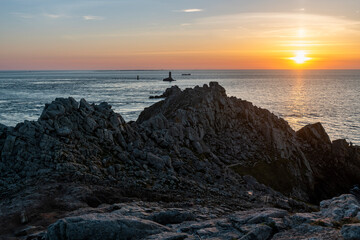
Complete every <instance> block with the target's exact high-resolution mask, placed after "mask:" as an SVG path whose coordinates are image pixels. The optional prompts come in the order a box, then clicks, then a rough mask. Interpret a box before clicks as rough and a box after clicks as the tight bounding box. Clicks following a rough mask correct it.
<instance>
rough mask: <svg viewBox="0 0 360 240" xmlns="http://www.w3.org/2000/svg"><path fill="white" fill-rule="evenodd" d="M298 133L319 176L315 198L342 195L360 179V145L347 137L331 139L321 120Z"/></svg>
mask: <svg viewBox="0 0 360 240" xmlns="http://www.w3.org/2000/svg"><path fill="white" fill-rule="evenodd" d="M296 136H297V137H298V138H299V141H300V143H301V149H302V151H303V152H304V154H305V156H306V158H307V159H308V160H309V163H310V165H311V169H312V170H313V174H314V176H315V178H314V180H315V181H314V189H315V191H314V193H313V194H312V199H313V200H314V201H318V200H321V199H324V198H328V197H331V196H336V195H339V194H341V193H344V191H346V190H350V188H351V187H352V186H353V185H355V184H359V183H360V175H359V172H360V147H358V146H350V145H349V143H347V142H346V140H344V139H339V140H335V141H333V142H331V141H330V138H329V136H328V135H327V133H326V132H325V130H324V128H323V127H322V125H321V124H320V123H316V124H311V125H308V126H305V127H303V128H302V129H300V130H299V131H297V132H296Z"/></svg>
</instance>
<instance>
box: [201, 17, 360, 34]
mask: <svg viewBox="0 0 360 240" xmlns="http://www.w3.org/2000/svg"><path fill="white" fill-rule="evenodd" d="M195 24H197V25H198V26H199V27H200V28H203V29H204V28H205V29H212V30H213V31H218V30H223V29H224V28H229V29H234V30H236V29H241V32H239V33H242V35H244V36H249V35H252V34H253V35H252V36H253V37H254V35H257V36H258V37H263V38H267V37H269V36H274V37H277V38H282V37H287V38H289V37H298V30H299V29H306V30H307V32H310V33H311V34H309V35H311V36H313V37H316V36H317V37H319V36H329V35H338V34H345V33H347V34H350V33H352V34H359V33H360V30H359V29H360V21H356V20H351V19H346V18H341V17H333V16H325V15H315V14H306V13H277V12H273V13H264V12H258V13H243V14H237V15H226V16H217V17H208V18H202V19H198V21H197V22H195ZM244 29H245V31H244ZM246 29H247V31H246Z"/></svg>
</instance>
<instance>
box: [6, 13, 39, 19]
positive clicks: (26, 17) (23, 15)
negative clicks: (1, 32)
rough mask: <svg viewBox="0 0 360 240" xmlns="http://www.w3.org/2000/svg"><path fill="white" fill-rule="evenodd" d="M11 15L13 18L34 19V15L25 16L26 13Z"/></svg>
mask: <svg viewBox="0 0 360 240" xmlns="http://www.w3.org/2000/svg"><path fill="white" fill-rule="evenodd" d="M11 14H12V15H14V16H16V17H20V18H25V19H31V18H34V15H31V14H27V13H21V12H12V13H11Z"/></svg>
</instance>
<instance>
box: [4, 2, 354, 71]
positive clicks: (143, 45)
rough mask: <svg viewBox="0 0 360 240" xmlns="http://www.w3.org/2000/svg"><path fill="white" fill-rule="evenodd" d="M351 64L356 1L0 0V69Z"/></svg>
mask: <svg viewBox="0 0 360 240" xmlns="http://www.w3.org/2000/svg"><path fill="white" fill-rule="evenodd" d="M289 68H290V69H292V68H312V69H319V68H321V69H322V68H325V69H332V68H336V69H349V68H350V69H359V68H360V0H316V1H315V0H254V1H249V0H246V1H245V0H244V1H243V0H222V1H219V0H176V1H175V0H118V1H115V0H103V1H100V0H87V1H85V0H1V2H0V69H2V70H41V69H44V70H49V69H54V70H55V69H64V70H66V69H289Z"/></svg>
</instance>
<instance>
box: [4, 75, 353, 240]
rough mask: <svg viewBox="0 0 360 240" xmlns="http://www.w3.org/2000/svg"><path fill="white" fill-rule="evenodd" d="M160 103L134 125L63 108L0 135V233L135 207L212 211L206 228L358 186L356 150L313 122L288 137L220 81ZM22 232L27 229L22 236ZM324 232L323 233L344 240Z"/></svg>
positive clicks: (92, 108)
mask: <svg viewBox="0 0 360 240" xmlns="http://www.w3.org/2000/svg"><path fill="white" fill-rule="evenodd" d="M164 96H166V98H165V99H164V100H163V101H160V102H158V103H156V104H154V105H153V106H151V107H149V108H147V109H145V110H144V111H143V112H142V113H141V115H140V116H139V119H138V120H137V121H136V122H131V123H126V122H125V121H124V120H123V118H122V117H121V116H120V115H119V114H117V113H115V112H113V111H112V110H111V106H110V105H108V104H107V103H101V104H99V105H95V104H89V103H87V102H86V101H85V100H84V99H82V100H81V101H80V102H77V101H75V100H74V99H73V98H67V99H63V98H60V99H56V100H55V101H54V102H52V103H51V104H47V105H46V106H45V108H44V111H43V113H42V115H41V117H40V118H39V120H38V121H34V122H29V121H25V122H24V123H20V124H18V125H17V126H16V127H15V128H12V127H6V126H4V125H0V151H1V162H0V197H1V202H0V207H1V216H0V225H1V226H4V227H3V228H2V229H1V230H0V234H3V235H4V236H10V235H11V234H13V233H14V231H15V230H19V231H20V232H21V231H22V234H24V231H25V233H26V234H27V233H29V234H30V232H34V231H35V229H41V228H47V227H48V225H50V224H51V223H53V222H54V221H56V220H57V219H59V218H62V217H66V216H69V215H72V216H81V214H80V213H81V211H80V212H79V210H77V209H86V208H88V207H92V208H94V209H95V211H98V209H99V207H101V206H103V204H110V205H109V206H113V205H112V204H115V203H120V202H123V203H124V204H125V205H126V204H130V202H132V201H139V200H143V201H153V202H154V201H155V202H159V203H160V202H165V203H166V204H168V205H176V206H180V209H186V208H187V207H191V206H198V205H199V204H200V205H206V206H208V207H209V208H210V209H219V212H220V213H217V215H211V216H209V215H207V214H208V213H204V214H205V215H204V217H205V216H206V217H207V219H212V218H213V216H217V217H223V216H228V214H230V213H231V212H234V211H241V210H245V209H252V208H253V209H256V210H254V212H253V213H254V214H256V213H259V212H262V211H263V210H260V209H258V208H259V207H266V208H274V207H275V208H277V209H279V208H280V209H285V210H286V211H289V212H296V211H310V210H311V208H312V207H309V205H307V204H304V203H303V202H299V201H297V200H294V198H296V199H300V200H303V201H310V202H313V203H317V202H319V201H320V200H322V199H326V198H331V197H334V196H337V195H340V194H341V193H345V192H348V190H349V188H350V187H351V186H352V185H354V184H356V183H359V182H360V179H359V178H360V174H358V172H359V167H360V161H359V159H360V157H359V155H360V153H359V147H357V146H349V144H348V143H347V142H346V141H345V140H336V141H334V142H331V141H330V139H329V137H328V135H327V134H326V132H325V130H324V129H323V127H322V126H321V124H320V123H317V124H313V125H308V126H305V127H304V128H303V129H301V130H299V131H298V132H294V131H293V130H292V129H291V128H290V127H289V125H288V123H287V122H286V121H284V120H283V119H281V118H278V117H276V116H275V115H273V114H272V113H270V112H269V111H267V110H264V109H260V108H257V107H255V106H253V105H252V104H251V103H249V102H247V101H243V100H240V99H236V98H234V97H231V98H229V97H227V96H226V93H225V89H224V88H222V87H221V86H220V85H219V84H217V83H215V82H212V83H210V85H209V86H208V85H204V86H203V87H195V88H194V89H185V90H183V91H182V90H180V89H179V88H178V87H176V86H175V87H172V88H171V89H168V90H167V91H166V94H165V95H164ZM184 204H185V206H187V207H184ZM354 204H355V205H356V203H354ZM140 205H141V204H140ZM159 208H161V207H159ZM87 211H90V210H87ZM91 211H92V210H91ZM91 211H90V213H91ZM344 211H345V210H344ZM88 213H89V212H88ZM109 217H110V215H109ZM352 217H354V216H352ZM110 218H111V217H110ZM225 218H226V219H227V217H225ZM80 219H83V220H81V221H85V219H87V218H80ZM140 219H144V218H140ZM145 219H146V218H145ZM195 219H196V220H198V219H199V218H195ZM61 221H63V223H62V225H61V224H60V225H61V226H67V225H66V224H68V222H67V220H66V221H65V220H61ZM64 221H65V222H64ZM86 221H87V220H86ZM86 221H85V222H86ZM121 221H123V220H121ZM121 221H120V222H121ZM126 221H127V220H126ZM126 221H125V220H124V221H123V222H122V223H121V224H123V223H124V224H125V222H126ZM137 221H139V222H141V220H137ZM337 221H338V220H337ZM116 222H117V224H120V223H119V222H118V220H116ZM5 223H6V224H5ZM23 224H25V225H30V226H33V227H30V228H29V229H27V230H23V229H22V227H24V225H23ZM64 224H65V225H64ZM121 224H120V225H117V226H122V225H121ZM147 224H148V223H147ZM149 224H150V223H149ZM159 224H162V225H164V224H165V225H167V224H166V221H165V222H163V223H159ZM321 224H322V223H321ZM352 224H357V223H356V222H354V223H352ZM60 225H56V226H60ZM115 225H116V224H115ZM115 225H114V226H115ZM150 225H151V224H150ZM150 225H149V226H150ZM53 226H54V225H53ZM151 226H153V225H151ZM34 227H35V228H34ZM166 227H169V226H166ZM287 228H288V227H286V229H287ZM330 228H331V229H330V230H331V231H330V232H331V233H327V234H330V235H331V234H339V231H338V230H336V229H338V228H333V227H330ZM51 229H52V228H51ZM60 229H61V228H60ZM251 229H252V228H251ZM256 229H257V228H255V229H254V231H255V230H256ZM291 229H292V230H294V228H293V227H291ZM349 229H350V230H351V229H356V226H355V227H353V228H350V227H349ZM322 230H323V229H322ZM322 230H321V231H322ZM325 230H326V229H325ZM350 230H349V231H350ZM129 231H130V230H129ZM203 231H205V232H212V231H215V232H216V229H214V228H213V227H210V229H207V230H203ZM251 231H252V230H251ZM251 231H250V230H249V231H248V230H246V231H245V230H239V232H240V233H241V234H243V233H246V232H247V233H249V232H251ZM256 231H259V232H261V233H264V234H265V235H264V237H263V239H268V238H270V237H273V236H274V237H275V236H277V235H274V234H275V233H276V231H280V230H276V231H274V230H273V227H272V223H271V226H267V227H263V228H261V230H256ZM281 231H282V230H281ZM294 231H297V230H294ZM301 231H305V230H304V229H303V230H301ZM332 231H334V232H332ZM230 232H232V230H231V231H230ZM344 232H347V230H346V231H345V230H344ZM266 233H268V234H266ZM9 234H10V235H9ZM18 234H19V233H18ZM33 234H34V233H33ZM157 234H160V235H158V236H157V237H156V238H161V237H163V238H164V239H165V237H167V239H181V238H182V237H183V238H186V237H189V236H191V235H192V234H193V233H191V234H188V236H185V235H184V234H183V233H182V235H181V234H180V235H179V236H178V235H176V234H177V232H173V231H170V230H169V231H168V230H166V231H161V232H159V233H157ZM209 234H210V233H209ZM229 234H230V233H229ZM252 234H253V235H254V234H255V235H257V233H256V232H255V233H252ZM297 234H300V233H299V232H298V233H297ZM40 235H41V234H40ZM153 235H154V234H151V236H153ZM210 235H211V234H210ZM230 235H231V234H230ZM230 235H229V236H230ZM245 235H246V234H245ZM279 236H280V235H279ZM334 236H335V235H334ZM137 237H138V236H134V238H137ZM243 237H244V236H243ZM156 238H154V239H156ZM229 238H230V239H231V237H229ZM224 239H225V238H224ZM246 239H248V238H246ZM329 239H330V238H329Z"/></svg>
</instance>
